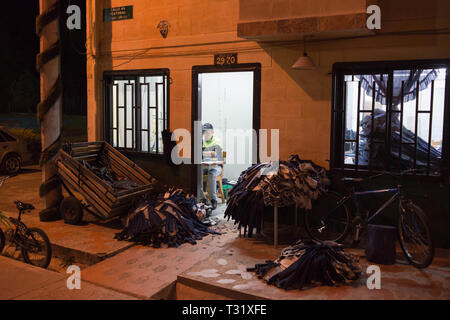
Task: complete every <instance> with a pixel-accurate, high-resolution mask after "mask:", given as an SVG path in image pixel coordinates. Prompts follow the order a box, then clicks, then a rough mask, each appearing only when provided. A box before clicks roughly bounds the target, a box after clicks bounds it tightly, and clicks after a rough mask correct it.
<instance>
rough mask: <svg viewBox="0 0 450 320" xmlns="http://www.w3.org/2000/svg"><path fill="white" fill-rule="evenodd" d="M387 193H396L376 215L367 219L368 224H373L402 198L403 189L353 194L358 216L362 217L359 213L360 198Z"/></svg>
mask: <svg viewBox="0 0 450 320" xmlns="http://www.w3.org/2000/svg"><path fill="white" fill-rule="evenodd" d="M387 193H394V195H393V196H392V197H391V198H389V199H388V200H387V201H386V202H385V203H383V204H382V205H381V207H379V208H378V210H377V211H375V213H373V214H372V215H370V217H368V218H367V223H370V222H372V220H373V219H375V218H376V217H377V216H379V215H380V214H381V213H382V212H383V211H384V210H385V209H386V208H387V207H389V206H390V205H391V204H392V203H393V202H394V201H396V200H397V199H399V198H401V197H402V190H401V187H400V186H399V187H397V188H392V189H380V190H369V191H358V192H352V194H351V197H352V198H353V202H354V203H355V206H356V214H357V215H358V216H360V212H359V202H358V197H361V196H364V195H369V194H387Z"/></svg>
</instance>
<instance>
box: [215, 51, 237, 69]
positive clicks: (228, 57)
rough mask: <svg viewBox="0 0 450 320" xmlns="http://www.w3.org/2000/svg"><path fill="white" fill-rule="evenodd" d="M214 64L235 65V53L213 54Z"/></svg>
mask: <svg viewBox="0 0 450 320" xmlns="http://www.w3.org/2000/svg"><path fill="white" fill-rule="evenodd" d="M214 64H215V65H219V66H224V65H229V64H237V53H225V54H215V55H214Z"/></svg>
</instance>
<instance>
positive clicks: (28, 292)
mask: <svg viewBox="0 0 450 320" xmlns="http://www.w3.org/2000/svg"><path fill="white" fill-rule="evenodd" d="M0 270H1V272H0V300H129V299H132V300H135V299H136V298H134V297H132V296H129V295H126V294H123V293H119V292H116V291H113V290H109V289H105V288H102V287H99V286H97V285H94V284H91V283H88V282H86V281H82V283H81V289H80V290H69V289H67V285H66V281H67V277H66V276H65V275H63V274H60V273H56V272H52V271H49V270H45V269H41V268H37V267H34V266H31V265H29V264H25V263H22V262H20V261H16V260H13V259H9V258H5V257H2V256H0ZM81 277H82V278H83V272H82V273H81Z"/></svg>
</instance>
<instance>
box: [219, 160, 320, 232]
mask: <svg viewBox="0 0 450 320" xmlns="http://www.w3.org/2000/svg"><path fill="white" fill-rule="evenodd" d="M328 184H329V180H328V178H327V176H326V173H325V168H322V167H320V166H317V165H315V164H314V163H313V162H311V161H303V160H301V159H300V158H299V157H298V156H297V155H295V156H291V157H290V158H289V160H288V161H280V162H279V163H278V166H277V164H276V163H273V162H265V163H260V164H256V165H253V166H251V167H250V168H248V169H247V170H245V171H243V172H242V173H241V175H240V177H239V179H238V182H237V184H236V185H235V186H234V187H233V188H232V189H231V190H230V191H229V193H228V200H227V203H228V206H227V209H226V211H225V217H228V218H232V219H234V220H235V222H236V223H238V224H239V226H243V227H245V228H246V229H247V228H248V235H249V236H252V232H253V228H254V227H256V228H257V231H258V232H259V231H260V226H261V221H262V219H263V213H264V207H266V206H275V205H276V206H278V207H285V206H290V205H297V206H298V207H299V208H304V209H311V207H312V201H313V200H315V199H317V197H318V196H319V194H320V193H321V192H323V191H324V188H325V186H326V185H328Z"/></svg>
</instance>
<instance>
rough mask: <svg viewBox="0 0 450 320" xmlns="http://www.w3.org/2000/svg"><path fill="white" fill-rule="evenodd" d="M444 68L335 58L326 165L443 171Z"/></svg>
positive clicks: (445, 124) (446, 98) (445, 160)
mask: <svg viewBox="0 0 450 320" xmlns="http://www.w3.org/2000/svg"><path fill="white" fill-rule="evenodd" d="M448 70H449V68H448V64H445V63H444V64H430V63H428V64H422V65H417V64H414V63H410V64H409V65H408V63H407V62H401V63H399V64H396V63H395V62H387V63H378V64H377V63H356V64H353V65H352V64H350V63H343V64H336V65H335V66H334V70H333V112H332V123H333V134H332V139H331V168H332V169H337V170H350V171H355V172H360V171H369V172H371V171H382V170H387V171H391V172H399V171H402V170H405V169H409V168H415V169H422V170H423V172H424V173H425V174H426V175H440V174H442V169H443V168H445V167H446V166H448V151H449V146H448V145H449V143H448V137H447V133H446V132H447V131H448V130H445V129H444V128H448V125H449V124H448V118H449V107H448V103H449V94H448V83H449V73H448ZM410 75H411V76H410ZM412 75H418V80H417V81H412V80H411V79H415V78H413V77H412ZM424 75H432V76H429V77H425V76H424ZM408 76H409V78H408ZM405 79H407V80H405ZM375 80H376V81H375ZM368 88H369V89H368ZM381 93H382V96H381Z"/></svg>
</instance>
